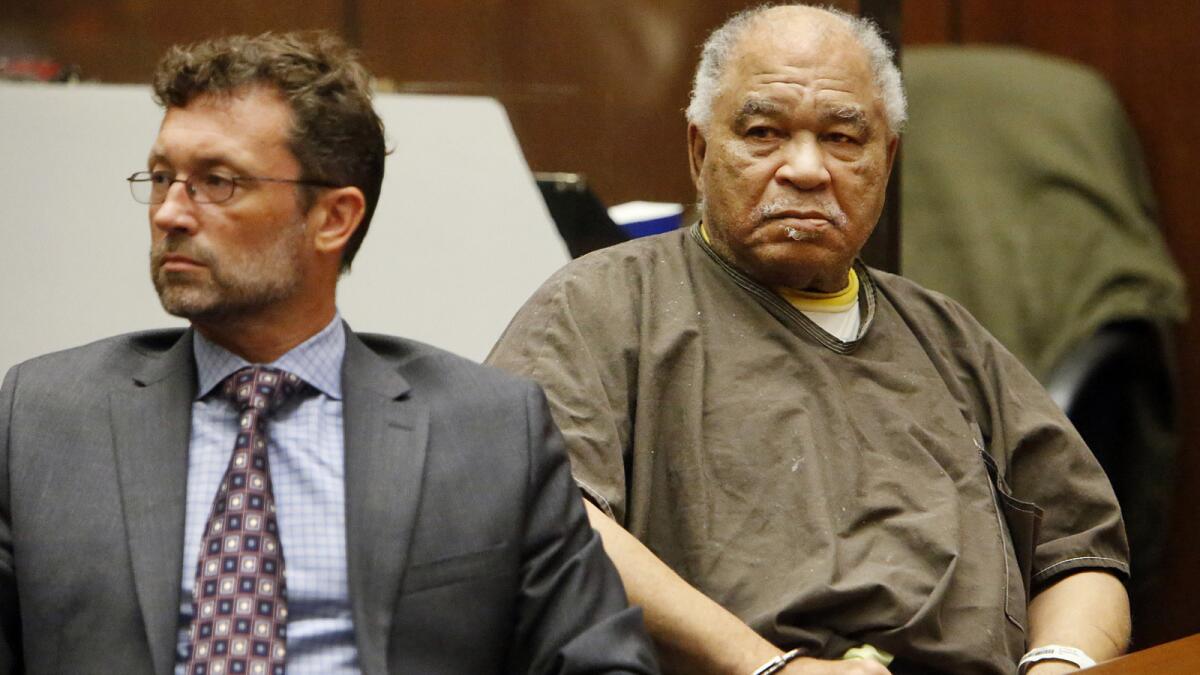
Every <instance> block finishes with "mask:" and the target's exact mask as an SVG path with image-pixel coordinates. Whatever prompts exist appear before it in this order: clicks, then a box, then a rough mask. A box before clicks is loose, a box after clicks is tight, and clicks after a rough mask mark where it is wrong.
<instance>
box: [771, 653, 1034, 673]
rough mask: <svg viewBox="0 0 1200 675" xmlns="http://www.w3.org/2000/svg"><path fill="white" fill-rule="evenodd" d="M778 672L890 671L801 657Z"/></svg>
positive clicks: (872, 663) (869, 664) (872, 665)
mask: <svg viewBox="0 0 1200 675" xmlns="http://www.w3.org/2000/svg"><path fill="white" fill-rule="evenodd" d="M779 672H780V673H782V674H783V675H888V673H890V672H891V671H890V670H888V669H887V668H885V667H883V666H881V665H879V664H878V663H876V662H875V661H871V660H869V659H851V660H849V661H821V660H819V659H810V658H805V657H801V658H798V659H796V660H795V661H792V662H791V663H789V664H788V665H787V667H786V668H784V669H783V670H781V671H779ZM1039 675H1040V674H1039Z"/></svg>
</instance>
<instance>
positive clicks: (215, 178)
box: [200, 173, 233, 188]
mask: <svg viewBox="0 0 1200 675" xmlns="http://www.w3.org/2000/svg"><path fill="white" fill-rule="evenodd" d="M232 182H233V179H232V178H226V177H225V176H221V175H218V174H215V173H206V174H204V175H203V176H201V177H200V183H201V184H202V185H204V186H205V187H210V188H220V187H225V186H226V185H229V184H230V183H232Z"/></svg>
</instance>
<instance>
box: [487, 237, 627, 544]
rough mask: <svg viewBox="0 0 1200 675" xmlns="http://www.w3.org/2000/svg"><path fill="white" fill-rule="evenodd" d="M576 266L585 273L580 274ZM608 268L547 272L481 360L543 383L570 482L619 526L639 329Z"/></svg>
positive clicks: (623, 505)
mask: <svg viewBox="0 0 1200 675" xmlns="http://www.w3.org/2000/svg"><path fill="white" fill-rule="evenodd" d="M580 262H584V263H586V262H587V261H586V260H585V261H580ZM580 267H583V271H584V272H591V274H584V275H581V274H580V273H579V272H578V271H577V270H578V269H579V268H580ZM597 272H598V273H597ZM606 272H607V270H605V269H600V270H596V268H595V267H594V266H593V267H588V266H587V265H586V264H585V265H583V266H580V265H579V264H578V263H576V264H574V265H571V266H568V267H566V268H564V269H563V270H562V271H560V272H559V273H558V274H556V275H555V276H554V277H551V279H550V280H549V281H547V282H546V284H545V285H543V286H542V288H541V289H539V290H538V291H537V293H535V294H534V296H533V297H532V298H531V299H530V300H529V301H528V302H527V303H526V304H525V306H524V307H522V308H521V310H520V311H519V312H518V313H517V315H516V316H515V317H514V318H513V320H512V323H511V324H509V326H508V328H507V329H506V330H505V332H504V334H503V335H502V336H501V337H500V340H499V342H498V343H497V344H496V346H495V347H494V348H493V349H492V352H491V354H490V355H489V356H488V358H487V363H489V364H490V365H494V366H498V367H501V368H504V369H505V370H509V371H511V372H513V373H516V374H518V375H522V376H525V377H528V378H531V379H533V380H535V381H537V382H538V383H539V384H541V385H542V387H543V389H544V390H545V392H546V397H547V399H548V400H549V403H550V411H551V414H552V415H553V418H554V421H555V423H556V424H557V425H558V427H559V428H560V429H561V430H562V434H563V437H564V438H565V440H566V445H567V452H568V454H569V455H570V459H571V471H572V474H573V475H574V477H575V480H576V482H577V483H578V484H579V486H580V488H581V489H582V491H583V493H584V495H585V496H586V497H587V498H588V499H589V500H590V501H592V502H593V503H594V504H595V505H596V506H597V507H599V508H600V509H601V510H603V511H604V512H605V513H607V514H608V515H609V516H610V517H612V518H613V519H615V520H616V521H617V522H618V523H621V524H622V525H625V524H626V523H625V520H626V496H627V485H626V479H625V477H626V461H627V458H628V449H629V447H630V434H631V418H632V412H631V406H632V405H633V402H634V399H635V397H636V395H635V393H634V392H633V391H631V388H632V387H633V386H636V382H637V362H638V359H637V350H638V347H637V330H636V327H635V325H634V322H633V321H632V319H631V317H632V316H633V315H634V312H633V311H632V310H631V308H629V307H627V303H628V294H627V293H624V292H623V289H624V288H625V286H624V283H623V280H622V279H619V278H605V276H606ZM583 276H590V277H596V278H588V279H586V280H585V279H584V278H583ZM609 276H617V275H609ZM598 291H599V292H598ZM585 336H590V337H591V339H585Z"/></svg>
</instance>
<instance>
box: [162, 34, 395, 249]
mask: <svg viewBox="0 0 1200 675" xmlns="http://www.w3.org/2000/svg"><path fill="white" fill-rule="evenodd" d="M255 85H264V86H269V87H274V88H275V89H276V90H278V91H279V93H280V94H281V95H282V96H283V98H284V100H286V101H287V103H288V105H289V107H290V108H291V111H292V129H291V132H290V134H289V139H288V145H289V148H290V149H291V151H292V154H294V155H295V156H296V159H297V161H298V162H299V163H300V167H301V171H302V175H301V178H302V179H304V180H312V181H321V182H326V183H332V184H335V185H347V186H349V185H352V186H355V187H357V188H358V189H360V190H362V192H363V195H364V196H365V197H366V211H365V213H364V214H363V221H362V224H361V225H360V226H359V228H358V230H357V231H356V232H355V233H354V235H353V237H351V239H350V241H349V242H347V244H346V249H345V251H343V253H342V262H341V267H342V271H346V270H349V269H350V263H351V261H352V260H353V259H354V255H355V254H356V253H357V252H358V249H359V247H360V246H361V245H362V240H363V237H365V236H366V235H367V227H368V226H369V225H370V223H371V216H372V215H373V214H374V213H375V205H376V204H377V203H378V202H379V189H380V185H381V184H382V183H383V161H384V157H385V156H386V155H387V150H386V148H385V147H384V140H383V122H382V121H380V119H379V116H378V115H377V114H376V113H375V109H374V108H373V107H371V87H370V75H369V74H368V73H367V70H366V68H364V67H363V66H362V64H360V63H359V62H358V59H357V55H356V54H355V53H354V52H353V51H351V50H350V49H349V48H348V47H347V46H346V44H345V43H344V42H342V40H341V39H340V38H338V37H336V36H334V35H332V34H330V33H326V32H321V31H317V32H305V33H263V34H262V35H257V36H248V35H233V36H227V37H220V38H215V39H212V40H205V41H203V42H197V43H195V44H191V45H176V46H174V47H171V49H170V50H168V51H167V53H166V55H165V56H163V58H162V59H161V60H160V61H159V62H158V66H157V67H156V68H155V72H154V98H155V100H156V101H158V103H159V104H160V105H162V106H163V107H166V108H172V107H184V106H186V105H187V104H188V102H189V101H191V100H192V99H193V98H195V97H196V96H200V95H202V94H225V93H230V92H233V91H235V90H238V89H241V88H243V87H248V86H255ZM317 189H318V188H313V187H307V186H302V187H301V193H300V194H301V205H302V206H303V209H304V210H305V211H307V210H308V208H310V207H311V206H312V204H313V202H314V200H315V199H316V194H317V192H316V190H317Z"/></svg>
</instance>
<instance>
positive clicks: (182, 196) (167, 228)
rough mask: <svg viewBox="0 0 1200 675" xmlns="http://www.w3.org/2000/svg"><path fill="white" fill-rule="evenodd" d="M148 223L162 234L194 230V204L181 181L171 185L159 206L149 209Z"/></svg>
mask: <svg viewBox="0 0 1200 675" xmlns="http://www.w3.org/2000/svg"><path fill="white" fill-rule="evenodd" d="M150 222H151V223H152V224H153V225H154V226H155V227H157V228H158V229H160V230H163V231H164V232H171V231H185V232H192V231H194V230H195V229H196V225H197V221H196V202H194V201H192V197H191V195H189V194H188V191H187V185H186V184H184V183H183V182H182V181H180V182H176V183H172V184H171V185H170V186H169V187H168V188H167V194H166V196H165V197H163V201H162V203H161V204H156V205H154V206H151V207H150Z"/></svg>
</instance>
